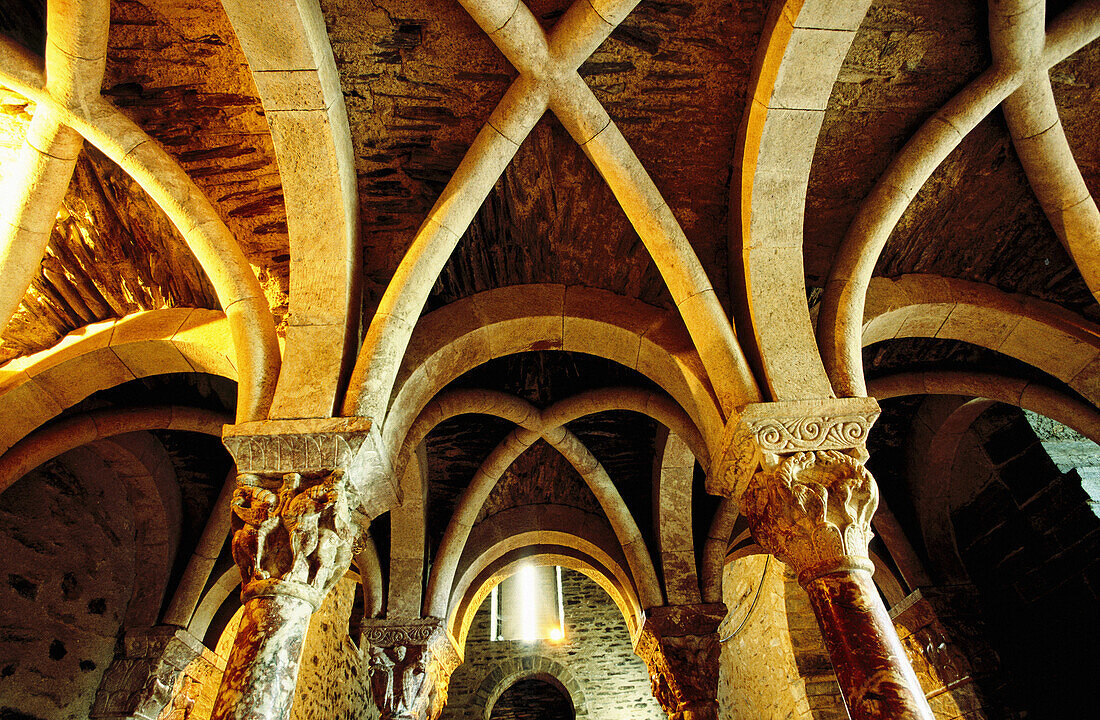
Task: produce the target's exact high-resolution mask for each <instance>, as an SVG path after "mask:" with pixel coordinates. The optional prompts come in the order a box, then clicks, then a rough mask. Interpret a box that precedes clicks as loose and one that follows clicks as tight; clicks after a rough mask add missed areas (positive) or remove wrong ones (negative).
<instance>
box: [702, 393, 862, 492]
mask: <svg viewBox="0 0 1100 720" xmlns="http://www.w3.org/2000/svg"><path fill="white" fill-rule="evenodd" d="M878 416H879V407H878V402H877V401H876V400H875V399H874V398H839V399H838V398H828V399H820V400H796V401H791V402H771V403H753V404H751V405H746V406H744V407H742V408H741V409H740V410H739V411H738V412H737V413H736V414H735V415H733V416H732V417H730V419H729V421H728V422H727V423H726V431H725V435H724V437H723V438H722V446H721V448H720V450H719V452H718V456H717V458H716V462H715V463H714V470H715V471H714V472H712V473H711V474H710V476H709V477H708V478H707V491H708V492H710V493H712V494H715V495H725V496H727V497H731V498H733V499H734V500H738V499H740V497H741V493H742V492H744V490H745V488H746V487H748V484H749V481H750V480H751V479H752V477H753V475H754V474H755V472H756V470H757V468H759V467H764V468H770V467H775V466H776V465H778V464H779V462H780V461H781V460H782V458H783V457H784V456H786V455H790V454H793V453H800V452H818V451H822V450H843V451H845V452H846V453H848V454H849V455H853V456H855V457H857V458H859V459H861V460H865V459H866V458H867V451H866V442H867V435H868V433H869V432H870V431H871V426H872V425H873V424H874V422H875V420H876V419H877V418H878Z"/></svg>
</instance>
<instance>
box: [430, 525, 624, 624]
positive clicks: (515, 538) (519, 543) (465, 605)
mask: <svg viewBox="0 0 1100 720" xmlns="http://www.w3.org/2000/svg"><path fill="white" fill-rule="evenodd" d="M547 515H550V516H553V517H552V518H551V522H549V523H548V522H547ZM586 515H587V514H586V513H583V512H581V511H579V510H574V509H572V508H566V507H562V506H558V507H543V508H539V509H538V510H536V509H535V508H512V509H510V510H505V511H503V512H501V513H499V514H498V515H497V516H495V517H494V518H490V519H489V520H487V521H485V522H483V523H481V524H480V525H479V526H478V528H477V530H476V531H475V532H474V533H473V534H472V536H471V538H470V541H469V543H468V545H467V547H466V549H465V551H464V552H463V555H462V558H461V561H460V565H459V567H458V568H457V569H456V573H455V577H456V579H455V581H454V587H453V589H452V590H451V594H450V601H449V609H450V612H449V614H448V616H447V617H448V622H449V627H450V630H451V634H452V635H453V636H454V637H455V638H456V639H457V640H458V642H459V645H464V644H465V639H466V634H467V632H468V631H469V627H470V623H472V622H473V619H474V615H475V614H476V612H477V610H478V608H479V607H480V606H481V603H482V601H483V600H484V599H485V597H486V596H487V595H488V594H489V592H490V591H491V590H492V587H493V586H494V585H496V584H497V583H498V582H500V581H501V580H503V579H504V578H505V577H507V576H508V575H510V574H511V572H512V571H513V570H514V569H515V566H516V565H517V564H518V563H519V562H521V561H522V560H524V559H530V558H531V557H533V556H538V555H540V554H541V555H545V556H547V557H552V558H555V559H556V560H557V561H558V562H557V564H560V565H563V566H566V567H570V568H571V569H573V570H576V571H578V572H581V573H583V574H585V575H586V576H588V577H589V578H591V579H592V580H593V581H594V582H596V584H598V585H599V586H600V587H601V588H603V590H604V591H605V592H606V593H607V594H608V596H609V597H610V598H611V600H612V601H613V602H614V603H615V605H616V606H617V607H618V608H619V611H620V612H621V613H622V615H623V619H624V620H625V621H626V624H627V627H628V629H629V630H630V633H631V635H634V634H635V633H636V631H637V630H638V629H639V628H640V627H641V624H642V621H643V620H644V617H643V609H644V608H643V607H642V603H641V601H640V599H639V594H638V592H637V590H636V589H635V587H634V584H633V582H632V579H631V577H630V575H629V569H628V566H627V562H626V558H625V557H624V556H623V554H622V549H621V547H619V546H618V543H617V542H616V538H615V536H614V533H613V532H612V530H611V528H610V527H607V526H605V525H603V524H602V522H601V521H602V518H593V517H591V516H587V517H586ZM555 528H571V529H572V530H571V531H565V530H563V529H555Z"/></svg>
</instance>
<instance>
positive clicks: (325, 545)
mask: <svg viewBox="0 0 1100 720" xmlns="http://www.w3.org/2000/svg"><path fill="white" fill-rule="evenodd" d="M349 495H350V493H349V489H348V487H347V483H346V482H345V480H344V473H343V472H342V471H340V470H333V471H330V472H322V473H311V474H309V475H304V474H302V473H297V472H290V473H285V474H281V475H274V474H257V473H241V474H239V475H238V476H237V489H236V492H235V493H234V495H233V501H232V509H233V517H232V532H233V560H234V561H235V562H236V563H237V567H239V568H240V570H241V579H242V586H243V591H242V596H243V597H244V598H245V599H248V598H249V597H255V596H257V595H266V594H273V593H288V594H292V595H297V596H299V597H301V598H303V599H305V600H308V601H310V602H311V603H312V604H313V606H314V608H317V607H319V606H320V604H321V601H322V600H323V599H324V597H325V595H327V594H328V591H329V590H331V589H332V586H333V585H335V583H336V581H337V580H339V579H340V578H341V577H343V575H344V573H345V572H347V569H348V567H349V566H350V564H351V559H352V557H353V548H352V542H353V540H354V538H355V534H356V526H355V524H354V523H353V521H352V514H351V510H350V507H351V504H352V503H351V501H350V498H349Z"/></svg>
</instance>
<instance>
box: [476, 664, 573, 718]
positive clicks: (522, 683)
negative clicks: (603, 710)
mask: <svg viewBox="0 0 1100 720" xmlns="http://www.w3.org/2000/svg"><path fill="white" fill-rule="evenodd" d="M575 717H576V715H575V714H574V711H573V700H572V698H570V697H569V691H568V690H567V689H566V688H565V686H564V685H562V683H561V681H559V680H558V679H557V678H556V677H554V676H553V675H550V674H548V673H538V674H536V675H529V676H527V677H524V678H520V679H519V680H517V681H516V682H514V683H512V685H510V686H509V687H508V688H507V689H506V690H505V691H504V692H502V693H501V694H500V697H498V698H497V700H496V702H495V703H493V706H492V708H490V712H489V720H574V718H575Z"/></svg>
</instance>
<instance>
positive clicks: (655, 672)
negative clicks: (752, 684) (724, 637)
mask: <svg viewBox="0 0 1100 720" xmlns="http://www.w3.org/2000/svg"><path fill="white" fill-rule="evenodd" d="M725 616H726V606H725V605H722V604H713V605H674V606H668V607H656V608H650V609H649V610H647V611H646V619H645V623H644V624H643V625H642V631H641V633H640V634H639V636H638V640H637V642H636V643H635V646H634V652H635V653H636V654H637V655H638V657H640V658H642V659H643V660H645V664H646V667H648V668H649V678H650V682H651V683H652V686H653V697H655V698H657V702H658V703H660V705H661V707H662V708H663V709H664V711H665V712H666V713H668V716H669V718H671V719H672V720H717V719H718V657H719V655H720V654H721V648H720V647H719V643H718V625H719V624H720V623H721V622H722V619H723V618H725Z"/></svg>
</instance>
